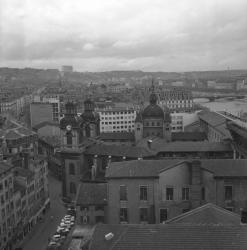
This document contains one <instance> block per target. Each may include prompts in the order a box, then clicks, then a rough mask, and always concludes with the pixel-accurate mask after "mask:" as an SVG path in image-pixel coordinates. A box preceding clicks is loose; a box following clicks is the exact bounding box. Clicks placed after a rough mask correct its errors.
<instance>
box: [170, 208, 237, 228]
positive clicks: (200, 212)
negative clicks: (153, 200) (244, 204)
mask: <svg viewBox="0 0 247 250" xmlns="http://www.w3.org/2000/svg"><path fill="white" fill-rule="evenodd" d="M240 220H241V219H240V216H239V215H238V214H236V213H233V212H230V211H228V210H226V209H224V208H222V207H219V206H216V205H214V204H212V203H207V204H205V205H203V206H201V207H198V208H195V209H193V210H191V211H189V212H187V213H183V214H180V215H179V216H176V217H174V218H172V219H170V220H167V221H166V224H175V223H179V224H189V225H206V224H207V225H235V226H236V225H239V224H240Z"/></svg>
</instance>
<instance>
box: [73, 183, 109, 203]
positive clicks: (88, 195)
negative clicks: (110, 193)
mask: <svg viewBox="0 0 247 250" xmlns="http://www.w3.org/2000/svg"><path fill="white" fill-rule="evenodd" d="M76 196H77V198H76V204H77V205H86V206H87V205H105V204H106V199H107V184H106V183H81V184H80V186H79V189H78V193H77V195H76Z"/></svg>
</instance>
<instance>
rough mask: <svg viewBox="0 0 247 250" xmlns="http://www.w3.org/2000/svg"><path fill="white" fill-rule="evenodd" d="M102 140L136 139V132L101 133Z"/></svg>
mask: <svg viewBox="0 0 247 250" xmlns="http://www.w3.org/2000/svg"><path fill="white" fill-rule="evenodd" d="M100 139H101V140H129V141H134V139H135V137H134V133H132V132H112V133H111V132H109V133H101V134H100Z"/></svg>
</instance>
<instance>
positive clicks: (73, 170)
mask: <svg viewBox="0 0 247 250" xmlns="http://www.w3.org/2000/svg"><path fill="white" fill-rule="evenodd" d="M69 174H70V175H75V165H74V163H70V164H69Z"/></svg>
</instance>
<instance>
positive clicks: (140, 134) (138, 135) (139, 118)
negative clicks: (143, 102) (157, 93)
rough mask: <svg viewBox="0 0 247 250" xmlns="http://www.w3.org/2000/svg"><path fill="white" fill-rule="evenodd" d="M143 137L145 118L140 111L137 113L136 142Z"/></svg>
mask: <svg viewBox="0 0 247 250" xmlns="http://www.w3.org/2000/svg"><path fill="white" fill-rule="evenodd" d="M142 138H143V120H142V115H141V113H140V112H138V113H137V115H136V119H135V142H138V141H140V140H141V139H142Z"/></svg>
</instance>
